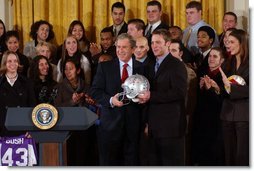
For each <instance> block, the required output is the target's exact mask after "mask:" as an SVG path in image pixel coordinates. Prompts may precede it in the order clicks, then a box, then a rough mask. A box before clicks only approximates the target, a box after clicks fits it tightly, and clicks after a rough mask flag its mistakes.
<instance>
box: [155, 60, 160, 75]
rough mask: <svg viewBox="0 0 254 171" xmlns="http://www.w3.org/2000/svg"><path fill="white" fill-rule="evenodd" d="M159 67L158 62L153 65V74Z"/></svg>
mask: <svg viewBox="0 0 254 171" xmlns="http://www.w3.org/2000/svg"><path fill="white" fill-rule="evenodd" d="M159 67H160V64H159V62H158V61H156V63H155V67H154V71H155V73H156V72H157V71H158V69H159Z"/></svg>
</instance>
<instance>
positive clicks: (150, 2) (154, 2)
mask: <svg viewBox="0 0 254 171" xmlns="http://www.w3.org/2000/svg"><path fill="white" fill-rule="evenodd" d="M148 6H158V7H159V10H160V11H161V3H160V2H159V1H149V2H147V7H148Z"/></svg>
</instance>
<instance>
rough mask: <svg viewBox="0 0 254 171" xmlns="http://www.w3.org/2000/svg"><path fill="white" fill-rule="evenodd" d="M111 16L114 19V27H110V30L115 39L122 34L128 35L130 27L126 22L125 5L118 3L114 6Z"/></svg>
mask: <svg viewBox="0 0 254 171" xmlns="http://www.w3.org/2000/svg"><path fill="white" fill-rule="evenodd" d="M111 16H112V19H113V25H112V26H110V27H109V28H111V29H112V31H113V33H114V36H115V38H116V37H117V36H118V35H120V34H122V33H127V31H128V25H127V23H126V22H125V21H124V16H125V6H124V4H123V3H121V2H116V3H114V4H113V5H112V7H111Z"/></svg>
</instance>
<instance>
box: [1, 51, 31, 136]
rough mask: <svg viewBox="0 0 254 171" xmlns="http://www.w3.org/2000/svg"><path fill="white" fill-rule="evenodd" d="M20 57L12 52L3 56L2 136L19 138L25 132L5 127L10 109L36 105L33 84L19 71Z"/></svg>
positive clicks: (7, 52)
mask: <svg viewBox="0 0 254 171" xmlns="http://www.w3.org/2000/svg"><path fill="white" fill-rule="evenodd" d="M21 68H22V66H21V65H20V63H19V57H18V55H17V54H16V53H14V52H12V51H6V52H5V53H4V55H3V58H2V62H1V69H0V75H1V76H0V136H17V135H20V134H22V133H25V132H23V131H15V132H13V131H7V129H6V128H5V126H4V122H5V118H6V112H7V109H8V107H34V106H35V104H36V101H35V96H34V91H33V85H32V82H31V81H30V80H29V79H27V78H26V77H24V76H22V75H21V74H20V73H19V72H18V71H19V70H20V69H21Z"/></svg>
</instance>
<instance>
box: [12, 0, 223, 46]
mask: <svg viewBox="0 0 254 171" xmlns="http://www.w3.org/2000/svg"><path fill="white" fill-rule="evenodd" d="M117 1H121V2H123V3H124V4H125V7H126V15H125V21H128V20H129V19H131V18H140V19H143V20H144V21H145V22H146V3H147V2H148V1H149V0H14V1H13V2H14V27H15V28H16V29H18V30H19V31H20V34H21V42H22V43H25V42H27V41H29V40H30V37H29V32H30V27H31V24H32V23H34V22H35V21H38V20H41V19H43V20H47V21H49V22H50V23H51V24H52V25H53V29H54V32H55V41H56V43H57V44H61V43H62V42H63V40H64V38H65V37H66V34H67V31H68V27H69V25H70V23H71V22H72V21H73V20H76V19H79V20H81V21H82V22H83V24H84V26H85V29H86V35H87V37H88V39H89V40H91V41H96V42H99V33H100V30H101V29H102V28H104V27H106V26H109V25H111V24H112V19H111V5H112V4H113V3H114V2H117ZM159 1H160V2H161V4H162V10H163V16H162V20H163V21H164V22H166V23H168V24H169V25H178V26H180V27H181V28H182V29H184V28H185V27H186V26H187V23H186V17H185V6H186V4H187V3H188V2H189V1H190V0H159ZM200 2H201V3H202V6H203V19H204V20H205V21H206V22H207V23H209V24H210V25H211V26H213V27H214V28H215V30H216V31H217V33H220V32H221V31H222V25H221V24H222V17H223V14H224V9H225V8H224V1H223V0H201V1H200Z"/></svg>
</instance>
